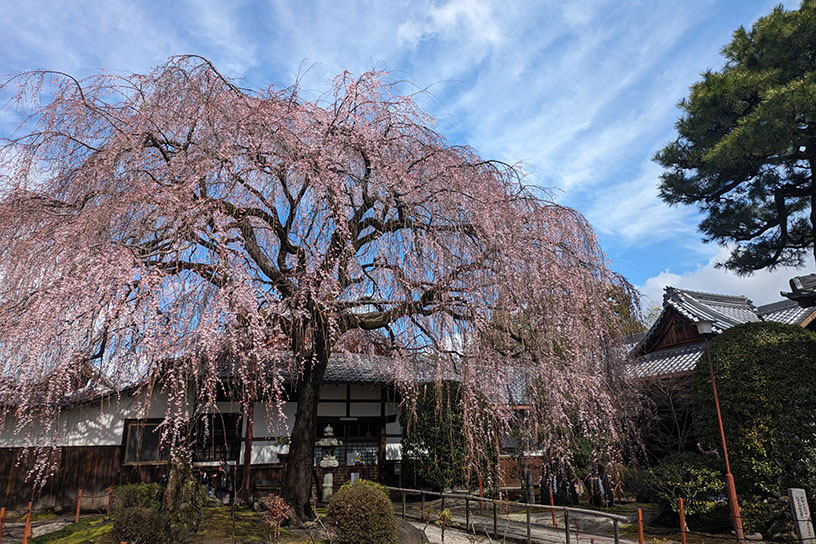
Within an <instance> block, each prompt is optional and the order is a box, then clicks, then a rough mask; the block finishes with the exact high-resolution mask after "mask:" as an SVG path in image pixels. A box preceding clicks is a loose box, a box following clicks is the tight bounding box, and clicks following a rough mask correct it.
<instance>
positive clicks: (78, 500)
mask: <svg viewBox="0 0 816 544" xmlns="http://www.w3.org/2000/svg"><path fill="white" fill-rule="evenodd" d="M81 504H82V488H79V497H77V511H76V517H74V523H79V507H80V505H81Z"/></svg>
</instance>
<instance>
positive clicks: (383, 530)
mask: <svg viewBox="0 0 816 544" xmlns="http://www.w3.org/2000/svg"><path fill="white" fill-rule="evenodd" d="M363 482H364V480H360V481H357V482H355V483H353V484H351V485H348V486H343V487H341V488H340V490H339V491H338V492H337V493H335V494H334V495H333V496H332V498H331V501H329V522H330V523H331V525H332V526H333V527H334V528H335V530H336V531H337V532H336V541H337V542H338V543H340V544H397V524H396V519H395V518H394V507H393V506H392V504H391V501H390V499H388V498H387V496H386V495H385V494H383V492H382V490H381V489H379V488H378V487H377V486H376V485H371V484H372V483H373V482H371V483H363Z"/></svg>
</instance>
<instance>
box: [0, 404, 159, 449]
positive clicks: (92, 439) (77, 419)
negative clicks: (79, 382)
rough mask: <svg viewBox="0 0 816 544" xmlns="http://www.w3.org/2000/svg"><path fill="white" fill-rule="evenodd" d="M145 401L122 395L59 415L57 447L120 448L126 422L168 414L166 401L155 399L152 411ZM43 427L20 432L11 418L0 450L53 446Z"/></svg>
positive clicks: (0, 437) (0, 438)
mask: <svg viewBox="0 0 816 544" xmlns="http://www.w3.org/2000/svg"><path fill="white" fill-rule="evenodd" d="M141 400H142V397H141V396H139V397H132V396H130V395H123V396H122V397H121V398H120V399H116V398H115V397H112V398H105V399H101V400H100V401H97V402H93V403H88V404H83V405H81V406H77V407H75V408H72V409H70V410H66V411H64V412H63V413H62V414H61V415H60V421H59V422H58V423H57V429H56V430H57V432H58V436H57V438H58V440H57V442H56V444H55V445H57V446H118V445H120V444H121V443H122V435H123V433H124V428H125V420H126V419H138V418H163V417H164V415H165V412H166V410H167V397H166V396H165V395H156V396H154V398H153V401H152V402H151V403H150V406H149V407H145V406H144V405H143V404H142V403H141V402H139V401H141ZM43 433H44V430H43V429H42V427H41V426H37V427H35V428H32V429H19V431H18V429H17V420H16V418H14V417H8V418H7V419H6V421H4V422H3V426H2V430H0V448H10V447H21V446H34V445H36V444H37V442H38V441H42V442H44V443H51V440H49V439H48V438H49V437H45V436H43Z"/></svg>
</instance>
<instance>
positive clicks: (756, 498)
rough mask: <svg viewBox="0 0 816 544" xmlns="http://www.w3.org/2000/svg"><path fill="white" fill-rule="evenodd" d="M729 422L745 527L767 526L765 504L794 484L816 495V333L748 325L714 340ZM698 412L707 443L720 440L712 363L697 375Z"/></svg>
mask: <svg viewBox="0 0 816 544" xmlns="http://www.w3.org/2000/svg"><path fill="white" fill-rule="evenodd" d="M710 347H711V359H712V364H713V366H714V374H715V376H716V379H717V390H718V393H719V398H720V406H721V408H722V416H723V426H724V428H725V436H726V439H727V441H728V452H729V454H730V459H731V470H732V473H733V475H734V480H735V483H736V488H737V492H738V493H739V497H740V505H741V507H742V509H743V512H744V515H743V518H744V525H745V526H746V527H747V528H751V530H757V529H759V530H763V531H765V527H766V526H769V525H770V524H771V523H772V521H773V520H772V519H771V518H770V517H769V516H771V515H772V512H771V511H770V510H772V509H769V508H768V507H763V506H762V505H763V504H765V503H766V502H767V501H768V499H769V498H771V497H773V496H774V495H776V494H780V495H784V494H785V493H786V488H788V487H802V488H804V489H805V490H806V491H807V493H808V495H810V496H814V493H816V427H814V425H813V414H814V413H816V395H814V394H813V391H814V390H816V335H814V334H813V333H812V332H809V331H807V330H805V329H802V328H801V327H796V326H792V325H782V324H779V323H748V324H745V325H739V326H736V327H732V328H731V329H728V330H727V331H725V332H724V333H722V334H721V335H719V336H718V337H717V338H715V339H714V340H712V341H711V346H710ZM691 400H692V405H691V407H692V415H693V417H694V424H695V427H696V428H697V431H698V434H699V436H700V439H701V441H702V442H703V443H704V444H705V445H706V446H707V447H711V446H713V445H717V446H718V445H719V444H720V434H719V427H718V425H717V420H716V412H715V408H714V400H713V394H712V391H711V382H710V378H709V372H708V364H707V361H706V360H705V355H703V357H702V359H701V361H700V363H698V365H697V369H696V370H695V372H694V379H693V383H692V396H691Z"/></svg>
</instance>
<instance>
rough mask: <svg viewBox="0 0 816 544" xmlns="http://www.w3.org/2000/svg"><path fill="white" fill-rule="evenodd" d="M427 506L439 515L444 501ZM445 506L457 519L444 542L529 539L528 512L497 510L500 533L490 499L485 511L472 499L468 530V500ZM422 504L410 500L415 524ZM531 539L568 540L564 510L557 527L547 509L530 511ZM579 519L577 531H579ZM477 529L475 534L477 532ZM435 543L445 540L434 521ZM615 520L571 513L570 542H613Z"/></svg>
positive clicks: (398, 508)
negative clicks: (501, 511) (565, 532)
mask: <svg viewBox="0 0 816 544" xmlns="http://www.w3.org/2000/svg"><path fill="white" fill-rule="evenodd" d="M425 505H426V507H431V508H433V510H434V513H433V514H432V515H431V516H432V519H436V516H438V512H439V510H440V509H441V501H439V500H436V501H426V503H425ZM445 508H447V509H449V510H450V511H451V515H452V518H453V521H454V522H455V523H456V528H455V529H447V530H446V531H445V543H446V544H448V543H453V544H465V543H473V542H486V543H487V542H495V541H497V540H501V539H502V538H504V539H506V540H508V541H515V542H522V543H524V542H527V523H526V521H527V514H526V512H518V511H511V512H505V513H498V516H497V524H496V526H497V532H498V534H497V535H494V534H492V533H493V507H492V505H491V504H490V503H485V505H484V511H483V513H480V511H479V505H478V502H471V504H470V508H471V514H470V527H469V531H468V533H469V534H468V533H466V532H465V531H464V529H465V502H464V501H463V500H462V501H460V500H452V499H446V501H445ZM394 510H395V512H396V514H397V517H401V516H402V503H395V504H394ZM420 517H421V516H420V506H419V504H416V503H413V504H412V503H409V504H408V505H407V508H406V518H407V519H408V520H409V521H411V522H412V523H413V524H414V525H415V526H416V527H419V528H420V529H422V528H423V527H424V526H425V523H424V522H423V521H421V520H420V519H419V518H420ZM530 520H531V522H532V523H531V530H530V536H531V541H532V542H535V543H548V544H549V543H555V544H566V541H567V540H566V535H565V534H564V517H563V514H556V521H557V523H558V529H555V528H554V527H553V523H552V514H551V513H550V512H547V511H541V510H540V511H533V512H532V513H531V515H530ZM576 523H577V530H578V532H577V534H576ZM474 532H475V535H474ZM425 533H426V534H427V535H428V537H429V539H430V541H431V543H432V544H437V543H440V542H441V541H442V539H441V531H440V529H439V528H438V527H436V526H435V525H434V524H433V523H431V524H428V527H427V529H426V531H425ZM613 534H614V533H613V525H612V520H610V519H606V518H601V517H598V516H593V515H591V514H576V513H574V512H571V513H570V544H591V543H593V542H594V543H595V544H614V542H615V539H614V537H613V536H612V535H613ZM619 542H620V543H621V544H635V542H636V541H633V540H628V539H624V538H620V539H619Z"/></svg>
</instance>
